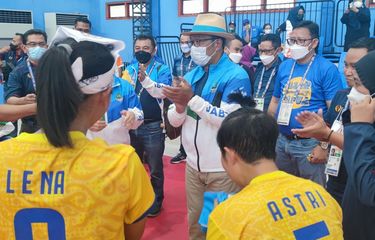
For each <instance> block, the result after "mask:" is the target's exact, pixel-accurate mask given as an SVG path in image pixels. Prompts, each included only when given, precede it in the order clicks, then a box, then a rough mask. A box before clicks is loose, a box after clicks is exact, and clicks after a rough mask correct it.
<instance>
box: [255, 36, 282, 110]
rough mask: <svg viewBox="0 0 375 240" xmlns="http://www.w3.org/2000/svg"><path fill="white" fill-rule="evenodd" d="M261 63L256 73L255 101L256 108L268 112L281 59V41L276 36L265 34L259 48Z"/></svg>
mask: <svg viewBox="0 0 375 240" xmlns="http://www.w3.org/2000/svg"><path fill="white" fill-rule="evenodd" d="M258 52H259V58H260V60H261V62H260V63H259V64H258V66H257V69H256V71H255V83H254V100H255V102H256V103H257V106H256V108H257V109H259V110H261V111H265V112H267V110H268V106H269V104H270V101H271V98H272V93H273V90H274V86H275V78H276V75H277V71H278V68H279V65H280V63H281V59H280V58H279V56H278V54H279V53H280V52H281V39H280V37H279V36H278V35H276V34H265V35H263V36H262V38H261V39H260V44H259V46H258Z"/></svg>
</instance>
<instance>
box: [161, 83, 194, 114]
mask: <svg viewBox="0 0 375 240" xmlns="http://www.w3.org/2000/svg"><path fill="white" fill-rule="evenodd" d="M163 94H164V95H165V96H166V97H167V98H169V99H170V100H171V101H172V102H173V103H175V104H176V106H177V105H181V107H186V106H187V104H188V102H189V101H190V99H191V98H192V97H193V96H194V93H193V90H192V88H191V85H190V84H189V83H188V82H187V81H186V80H185V79H183V78H181V84H180V86H179V87H170V86H165V87H163Z"/></svg>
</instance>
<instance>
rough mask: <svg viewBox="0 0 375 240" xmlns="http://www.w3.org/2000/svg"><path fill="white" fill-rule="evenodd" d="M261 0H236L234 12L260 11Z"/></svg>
mask: <svg viewBox="0 0 375 240" xmlns="http://www.w3.org/2000/svg"><path fill="white" fill-rule="evenodd" d="M261 4H262V0H253V1H248V0H237V1H236V11H249V10H258V9H261Z"/></svg>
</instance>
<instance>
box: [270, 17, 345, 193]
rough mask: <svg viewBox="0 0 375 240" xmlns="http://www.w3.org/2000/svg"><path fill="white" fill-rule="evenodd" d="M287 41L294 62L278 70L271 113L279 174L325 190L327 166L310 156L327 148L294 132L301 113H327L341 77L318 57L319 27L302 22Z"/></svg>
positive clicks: (329, 64)
mask: <svg viewBox="0 0 375 240" xmlns="http://www.w3.org/2000/svg"><path fill="white" fill-rule="evenodd" d="M287 41H288V44H289V45H290V51H291V57H292V59H288V60H286V61H284V62H283V63H281V65H280V67H279V71H278V73H277V76H276V83H275V90H274V92H273V97H272V99H271V103H270V106H269V109H268V112H269V113H270V114H271V115H272V116H275V118H276V119H277V123H278V126H279V131H280V136H279V138H278V141H277V145H276V153H277V157H276V164H277V166H278V167H279V169H280V170H283V171H286V172H288V173H290V174H293V175H296V176H299V177H303V178H306V179H310V180H312V181H315V182H317V183H319V184H321V185H323V186H325V184H326V176H325V174H324V168H325V162H317V161H313V162H311V161H310V160H311V155H309V154H310V153H311V151H312V150H313V149H314V148H315V147H316V146H317V145H318V144H319V146H320V147H322V148H327V147H328V144H327V143H326V142H318V141H317V140H315V139H312V138H301V137H298V136H297V135H295V134H293V133H292V131H291V129H296V128H302V126H301V124H300V123H299V122H298V121H297V120H296V116H297V115H298V114H299V113H300V112H302V111H312V112H317V111H318V110H319V109H322V110H323V112H324V113H325V112H326V111H327V109H328V107H329V105H330V103H331V100H332V98H333V97H334V95H335V94H336V92H337V91H338V90H340V89H342V84H341V79H340V74H339V72H338V69H337V67H336V66H335V65H334V64H333V63H331V62H330V61H328V60H326V59H325V58H323V57H322V56H319V55H316V53H315V51H316V49H317V47H318V44H319V26H318V25H317V24H316V23H314V22H311V21H303V22H301V23H300V24H299V25H297V26H295V28H294V29H293V31H292V32H291V34H290V35H289V39H287ZM321 44H323V43H321ZM328 137H329V136H326V139H327V138H328Z"/></svg>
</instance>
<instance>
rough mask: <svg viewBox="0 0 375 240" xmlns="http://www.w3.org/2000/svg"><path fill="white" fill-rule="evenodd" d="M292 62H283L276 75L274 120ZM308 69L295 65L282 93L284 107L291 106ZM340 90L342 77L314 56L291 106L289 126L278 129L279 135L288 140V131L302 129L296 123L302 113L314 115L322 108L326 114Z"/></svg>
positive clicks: (332, 67)
mask: <svg viewBox="0 0 375 240" xmlns="http://www.w3.org/2000/svg"><path fill="white" fill-rule="evenodd" d="M294 62H295V61H294V60H292V59H288V60H286V61H284V62H282V63H281V65H280V67H279V71H278V73H277V77H276V83H275V90H274V92H273V96H274V97H276V98H279V99H280V100H279V105H278V107H277V111H276V117H277V116H278V115H279V110H280V106H281V103H282V102H283V98H284V93H283V89H284V88H287V83H288V79H289V75H290V71H291V69H292V67H293V63H294ZM308 65H309V63H307V64H298V63H296V65H295V68H294V71H293V75H292V77H291V80H290V81H291V82H290V84H289V85H290V87H289V89H285V91H286V98H285V99H284V101H286V102H287V103H291V102H293V100H294V97H295V93H296V90H297V88H298V86H299V83H301V81H302V78H303V75H304V74H305V72H306V69H307V67H308ZM342 88H343V87H342V83H341V77H340V73H339V71H338V69H337V67H336V66H335V65H334V64H333V63H331V62H330V61H328V60H327V59H325V58H323V57H322V56H320V55H316V57H315V60H314V62H313V63H312V65H311V67H310V70H309V72H308V73H307V76H306V80H305V82H304V83H303V84H302V87H301V89H300V91H299V93H298V96H297V99H296V101H295V102H294V104H293V109H292V114H291V117H290V121H289V125H288V126H284V125H279V130H280V133H282V134H284V135H287V136H289V135H292V132H291V129H293V128H302V126H301V124H300V123H299V122H298V121H297V120H296V119H295V117H296V116H297V114H298V113H300V112H302V111H310V112H317V111H318V110H319V109H320V108H321V109H323V113H324V114H325V113H326V111H327V104H326V101H331V100H332V98H333V97H334V96H335V94H336V92H337V91H338V90H340V89H342Z"/></svg>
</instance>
